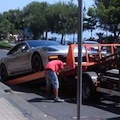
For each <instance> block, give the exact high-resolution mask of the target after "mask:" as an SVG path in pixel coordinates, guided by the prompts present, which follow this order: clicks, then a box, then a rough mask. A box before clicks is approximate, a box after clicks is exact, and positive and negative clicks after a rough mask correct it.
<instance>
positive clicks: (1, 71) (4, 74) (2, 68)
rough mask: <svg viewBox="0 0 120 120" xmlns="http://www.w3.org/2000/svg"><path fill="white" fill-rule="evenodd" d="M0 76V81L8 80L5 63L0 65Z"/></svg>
mask: <svg viewBox="0 0 120 120" xmlns="http://www.w3.org/2000/svg"><path fill="white" fill-rule="evenodd" d="M0 76H1V81H2V82H5V81H7V80H8V73H7V69H6V67H5V65H1V66H0Z"/></svg>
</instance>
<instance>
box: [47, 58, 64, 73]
mask: <svg viewBox="0 0 120 120" xmlns="http://www.w3.org/2000/svg"><path fill="white" fill-rule="evenodd" d="M46 69H51V70H52V71H54V72H59V70H61V69H64V63H63V62H62V61H61V60H53V61H50V62H48V63H47V64H46V66H45V70H46Z"/></svg>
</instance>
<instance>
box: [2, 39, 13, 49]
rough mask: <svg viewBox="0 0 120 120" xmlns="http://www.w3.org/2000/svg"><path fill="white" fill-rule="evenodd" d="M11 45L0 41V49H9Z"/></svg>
mask: <svg viewBox="0 0 120 120" xmlns="http://www.w3.org/2000/svg"><path fill="white" fill-rule="evenodd" d="M11 47H12V45H10V44H9V42H6V41H0V48H8V49H9V48H11Z"/></svg>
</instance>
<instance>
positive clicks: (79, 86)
mask: <svg viewBox="0 0 120 120" xmlns="http://www.w3.org/2000/svg"><path fill="white" fill-rule="evenodd" d="M82 3H83V1H82V0H78V8H79V10H78V12H79V13H78V14H79V15H78V17H79V18H78V22H79V25H78V80H77V120H80V119H81V105H82V32H83V11H82Z"/></svg>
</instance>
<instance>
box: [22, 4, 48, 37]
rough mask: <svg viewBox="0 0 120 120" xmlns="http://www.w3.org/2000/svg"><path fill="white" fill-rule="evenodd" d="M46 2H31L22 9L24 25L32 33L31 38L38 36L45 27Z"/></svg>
mask: <svg viewBox="0 0 120 120" xmlns="http://www.w3.org/2000/svg"><path fill="white" fill-rule="evenodd" d="M47 7H48V4H47V3H46V2H41V3H39V2H32V3H30V4H28V5H27V6H26V7H24V9H23V13H24V16H25V18H24V23H25V27H28V28H30V30H31V32H32V33H33V35H34V38H33V39H38V38H40V37H41V36H42V35H43V33H44V31H46V29H47V20H46V9H47Z"/></svg>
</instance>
